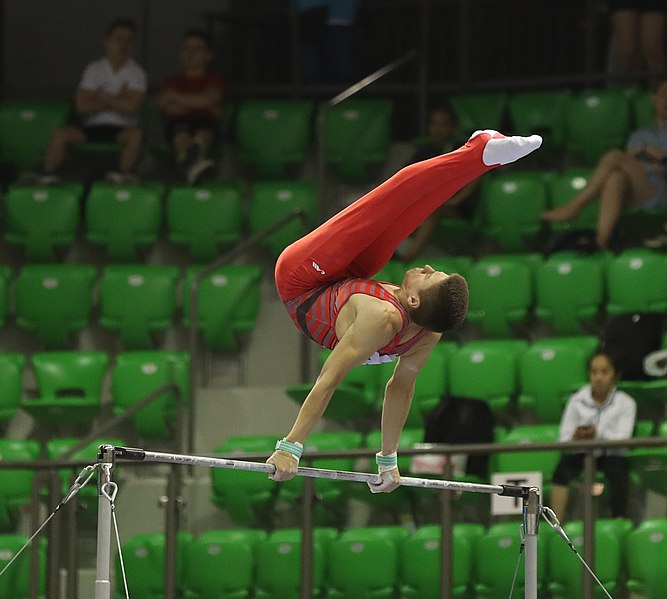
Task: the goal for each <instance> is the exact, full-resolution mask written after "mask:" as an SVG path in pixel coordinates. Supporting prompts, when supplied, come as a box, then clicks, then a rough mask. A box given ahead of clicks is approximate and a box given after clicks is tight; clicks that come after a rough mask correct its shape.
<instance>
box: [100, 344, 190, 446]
mask: <svg viewBox="0 0 667 599" xmlns="http://www.w3.org/2000/svg"><path fill="white" fill-rule="evenodd" d="M189 368H190V356H189V354H188V353H187V352H180V351H159V350H155V351H124V352H121V353H119V354H118V355H117V356H116V362H115V364H114V366H113V370H112V373H111V392H112V398H113V406H114V412H115V413H116V414H120V413H122V412H123V411H125V410H126V409H127V408H129V407H131V406H132V405H134V404H135V403H137V402H138V401H141V400H142V399H143V398H144V397H146V396H147V395H148V394H149V393H151V392H153V391H155V390H156V389H158V388H159V387H161V386H163V385H164V384H166V383H173V384H175V385H176V386H177V387H178V389H179V390H180V394H181V401H183V402H187V401H188V398H189V395H188V394H189ZM176 397H177V396H176V394H175V393H174V392H173V391H166V392H164V393H161V394H160V395H159V396H158V397H156V398H155V400H153V401H152V402H151V403H149V405H147V406H145V407H144V408H142V409H141V410H139V411H138V412H136V413H135V414H134V416H133V417H132V418H133V422H134V426H135V428H136V430H137V432H138V433H139V435H140V436H141V437H143V438H146V439H155V438H157V439H167V438H169V437H170V436H171V435H172V432H173V431H172V425H173V422H174V419H175V417H176V412H177V409H178V405H177V401H178V400H177V399H176Z"/></svg>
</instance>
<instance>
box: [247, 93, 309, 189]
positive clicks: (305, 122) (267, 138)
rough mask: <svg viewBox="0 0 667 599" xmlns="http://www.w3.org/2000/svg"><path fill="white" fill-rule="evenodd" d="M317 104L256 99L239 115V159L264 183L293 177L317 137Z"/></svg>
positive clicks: (295, 100) (297, 100)
mask: <svg viewBox="0 0 667 599" xmlns="http://www.w3.org/2000/svg"><path fill="white" fill-rule="evenodd" d="M314 110H315V104H314V103H313V102H312V101H311V100H302V99H253V100H243V101H241V102H239V104H238V106H237V111H236V140H237V144H238V147H237V156H238V159H239V161H240V162H242V163H244V164H249V165H251V166H252V167H253V169H254V171H255V173H256V174H257V175H258V176H259V177H261V178H264V179H268V178H272V179H279V178H282V177H287V176H292V175H294V174H295V173H294V172H292V171H293V167H298V166H301V165H302V164H303V163H304V162H305V160H306V158H307V156H308V152H309V149H310V145H311V141H312V137H313V114H314Z"/></svg>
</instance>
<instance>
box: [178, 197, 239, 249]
mask: <svg viewBox="0 0 667 599" xmlns="http://www.w3.org/2000/svg"><path fill="white" fill-rule="evenodd" d="M242 220H243V210H242V205H241V190H240V188H239V186H238V185H234V184H219V185H218V184H216V185H214V184H206V185H204V186H201V187H186V186H180V187H174V188H172V189H171V191H170V192H169V194H168V195H167V235H168V237H169V241H171V243H173V244H175V245H179V246H185V247H187V248H188V250H189V252H190V256H191V257H192V259H193V260H196V261H199V262H210V261H212V260H214V259H215V258H216V257H217V256H218V253H219V250H220V248H226V247H230V246H232V245H233V244H235V243H236V242H237V241H238V240H239V239H240V238H241V233H242Z"/></svg>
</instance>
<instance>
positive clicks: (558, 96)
mask: <svg viewBox="0 0 667 599" xmlns="http://www.w3.org/2000/svg"><path fill="white" fill-rule="evenodd" d="M571 95H572V92H571V90H569V89H547V90H539V91H528V92H516V93H513V94H512V95H511V96H510V98H509V104H508V108H509V114H510V118H511V121H512V125H513V126H514V133H516V134H517V135H532V134H534V133H537V134H540V135H542V137H543V140H544V141H543V145H542V149H541V150H540V152H542V151H544V150H550V153H554V152H556V151H558V150H559V149H560V148H561V147H562V145H563V144H564V142H565V111H566V108H567V102H568V99H569V98H570V96H571ZM545 145H546V147H545Z"/></svg>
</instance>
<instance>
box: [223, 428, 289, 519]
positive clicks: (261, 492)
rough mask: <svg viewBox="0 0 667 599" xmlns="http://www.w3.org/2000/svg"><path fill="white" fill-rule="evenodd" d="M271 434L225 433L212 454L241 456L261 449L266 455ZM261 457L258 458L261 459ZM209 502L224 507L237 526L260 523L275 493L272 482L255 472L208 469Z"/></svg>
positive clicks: (270, 447)
mask: <svg viewBox="0 0 667 599" xmlns="http://www.w3.org/2000/svg"><path fill="white" fill-rule="evenodd" d="M275 446H276V437H275V435H255V436H239V437H229V438H228V439H226V440H225V442H224V443H223V444H222V445H220V446H218V447H216V448H215V450H214V452H215V454H216V455H220V456H224V457H228V458H232V459H239V460H244V459H246V458H244V455H245V454H248V453H261V454H263V455H266V458H268V457H269V456H270V455H271V454H272V453H273V452H274V450H275ZM266 458H264V459H263V460H262V461H264V460H265V459H266ZM211 491H212V496H211V500H212V502H213V503H214V504H215V505H216V506H218V507H219V508H221V509H223V510H226V512H227V513H228V514H229V516H230V517H231V519H232V520H233V521H234V522H235V523H236V524H238V525H239V526H253V527H256V526H263V525H264V524H266V522H267V521H268V519H269V514H270V512H271V509H272V507H273V504H274V502H275V498H276V496H277V494H278V489H277V488H276V483H275V482H274V481H272V480H271V479H270V478H269V477H268V476H261V475H258V474H257V473H256V472H244V471H242V470H238V471H237V470H229V469H223V468H212V469H211Z"/></svg>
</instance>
